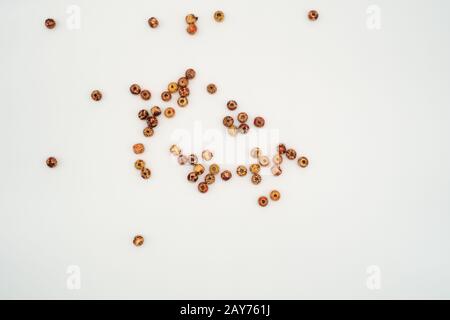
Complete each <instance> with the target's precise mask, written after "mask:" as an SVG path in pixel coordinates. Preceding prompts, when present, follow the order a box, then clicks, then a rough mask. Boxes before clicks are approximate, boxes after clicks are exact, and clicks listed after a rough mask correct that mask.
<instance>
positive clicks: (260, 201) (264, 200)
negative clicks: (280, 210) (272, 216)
mask: <svg viewBox="0 0 450 320" xmlns="http://www.w3.org/2000/svg"><path fill="white" fill-rule="evenodd" d="M268 203H269V199H267V197H265V196H262V197H259V198H258V204H259V205H260V206H261V207H265V206H267V204H268Z"/></svg>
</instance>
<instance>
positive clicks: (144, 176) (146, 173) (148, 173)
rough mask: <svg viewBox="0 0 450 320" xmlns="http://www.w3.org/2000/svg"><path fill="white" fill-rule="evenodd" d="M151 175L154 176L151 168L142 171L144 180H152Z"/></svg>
mask: <svg viewBox="0 0 450 320" xmlns="http://www.w3.org/2000/svg"><path fill="white" fill-rule="evenodd" d="M151 175H152V172H151V171H150V169H149V168H144V169H142V170H141V177H142V178H143V179H148V178H150V176H151Z"/></svg>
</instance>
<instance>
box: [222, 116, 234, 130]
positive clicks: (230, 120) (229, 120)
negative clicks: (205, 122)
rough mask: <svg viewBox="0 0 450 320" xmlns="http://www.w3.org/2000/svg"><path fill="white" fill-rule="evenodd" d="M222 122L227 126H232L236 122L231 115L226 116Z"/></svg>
mask: <svg viewBox="0 0 450 320" xmlns="http://www.w3.org/2000/svg"><path fill="white" fill-rule="evenodd" d="M222 122H223V125H224V126H225V127H227V128H230V127H231V126H232V125H233V124H234V119H233V117H231V116H226V117H224V118H223V121H222Z"/></svg>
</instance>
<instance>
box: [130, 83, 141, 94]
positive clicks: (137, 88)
mask: <svg viewBox="0 0 450 320" xmlns="http://www.w3.org/2000/svg"><path fill="white" fill-rule="evenodd" d="M130 92H131V93H132V94H139V93H141V87H140V86H139V85H138V84H132V85H131V86H130Z"/></svg>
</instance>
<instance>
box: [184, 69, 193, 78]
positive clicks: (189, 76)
mask: <svg viewBox="0 0 450 320" xmlns="http://www.w3.org/2000/svg"><path fill="white" fill-rule="evenodd" d="M185 76H186V78H188V79H189V80H191V79H194V78H195V70H194V69H192V68H189V69H187V70H186V72H185Z"/></svg>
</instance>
